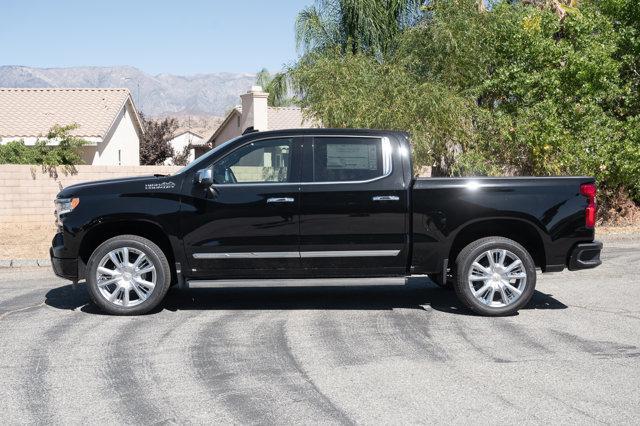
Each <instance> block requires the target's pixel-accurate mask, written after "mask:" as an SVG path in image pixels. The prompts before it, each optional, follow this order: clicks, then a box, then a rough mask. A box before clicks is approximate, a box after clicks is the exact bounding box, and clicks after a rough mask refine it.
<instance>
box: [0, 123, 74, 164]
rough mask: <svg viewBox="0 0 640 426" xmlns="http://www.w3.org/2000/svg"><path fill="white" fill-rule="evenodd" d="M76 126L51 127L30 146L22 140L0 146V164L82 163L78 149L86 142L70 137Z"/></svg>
mask: <svg viewBox="0 0 640 426" xmlns="http://www.w3.org/2000/svg"><path fill="white" fill-rule="evenodd" d="M77 128H78V126H77V125H76V124H70V125H66V126H60V125H55V126H53V127H52V128H51V129H50V130H49V132H48V133H47V135H46V137H44V138H39V139H38V140H37V141H36V143H35V144H34V145H32V146H30V145H26V144H25V143H24V141H23V140H17V141H12V142H8V143H7V144H5V145H0V164H40V165H44V166H53V167H56V166H74V165H77V164H81V163H82V158H81V157H80V154H79V148H80V147H81V146H83V145H85V144H86V143H87V141H86V140H84V139H82V138H78V137H76V136H73V135H71V132H72V131H73V130H75V129H77Z"/></svg>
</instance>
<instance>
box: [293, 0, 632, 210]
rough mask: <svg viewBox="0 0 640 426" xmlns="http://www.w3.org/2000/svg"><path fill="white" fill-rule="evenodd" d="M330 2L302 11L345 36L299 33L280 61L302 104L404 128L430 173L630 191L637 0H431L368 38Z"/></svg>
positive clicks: (328, 115) (338, 116) (347, 119)
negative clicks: (293, 50) (288, 59)
mask: <svg viewBox="0 0 640 426" xmlns="http://www.w3.org/2000/svg"><path fill="white" fill-rule="evenodd" d="M342 3H347V2H321V3H320V5H319V6H318V5H316V7H320V9H318V10H316V15H317V18H314V19H316V20H317V22H325V21H329V22H331V23H332V24H331V25H328V26H327V25H325V27H326V28H333V27H334V26H336V25H337V26H338V27H340V28H355V30H354V31H355V34H354V33H350V35H349V36H348V37H346V38H345V37H342V38H339V39H340V40H341V41H340V42H339V43H335V42H332V43H324V42H322V40H324V38H322V37H321V36H322V34H325V33H327V34H329V33H330V32H329V31H328V30H326V31H325V30H322V31H319V30H318V31H315V32H311V33H312V34H316V33H317V34H320V36H317V37H315V38H313V37H312V38H311V40H320V41H315V42H313V43H306V44H305V46H306V47H307V50H305V52H306V53H305V54H304V55H303V56H302V58H301V59H300V60H299V62H298V63H296V64H295V65H294V66H292V67H291V69H290V70H289V74H290V75H291V76H292V78H293V79H294V81H295V83H296V85H297V87H298V88H299V90H300V97H301V101H300V102H301V104H302V106H304V107H305V108H306V111H307V113H308V114H310V115H312V116H315V117H316V118H318V119H320V120H322V122H323V123H324V124H325V125H328V126H338V127H360V126H366V127H377V128H391V129H399V130H408V131H410V132H411V134H412V140H413V144H414V150H415V151H416V154H417V165H418V166H420V165H431V166H434V167H435V172H436V174H446V175H456V174H458V175H461V174H464V175H469V174H475V175H495V174H518V175H565V174H579V175H595V176H596V177H597V179H598V181H599V182H600V184H601V185H604V188H605V195H611V194H613V193H619V191H620V190H621V189H622V190H624V191H627V193H628V194H630V195H631V196H632V197H633V198H634V199H635V200H636V201H639V200H640V97H639V95H638V88H639V86H640V73H639V71H638V70H639V69H640V19H639V17H640V6H639V4H640V3H639V2H637V0H583V1H579V2H576V1H575V0H566V1H565V0H552V1H546V0H545V1H543V0H540V1H537V0H536V1H506V0H498V1H495V2H492V3H491V4H490V5H489V7H483V5H484V4H485V3H484V2H478V1H477V0H431V1H429V2H426V3H425V4H423V5H422V6H421V7H420V11H421V12H420V13H421V17H420V19H419V20H417V21H414V22H413V25H407V23H406V22H405V23H396V27H395V28H396V32H393V31H390V32H387V33H385V34H387V35H386V36H385V37H388V38H389V40H391V41H390V42H389V43H382V44H378V45H377V46H378V47H376V48H370V47H368V44H367V43H364V42H361V40H372V39H373V38H371V36H370V35H368V34H367V31H372V30H371V29H364V30H359V29H358V28H359V27H357V26H356V27H351V26H350V27H344V26H342V22H344V21H345V20H352V19H353V17H350V16H349V17H347V16H342V15H341V13H342V9H341V8H340V7H336V6H335V5H336V4H342ZM352 3H357V2H355V1H354V2H350V4H352ZM361 3H362V4H364V3H367V2H365V1H363V2H361ZM373 3H376V4H380V5H385V4H387V2H384V1H378V2H373ZM323 5H334V7H330V8H328V9H326V10H325V9H323V8H322V7H323ZM326 16H333V18H331V19H328V18H326ZM336 16H337V17H336ZM366 16H370V13H369V12H366V13H364V12H363V16H362V17H361V19H365V17H366ZM300 19H303V20H309V19H311V18H310V15H309V12H308V10H305V11H303V12H302V13H301V15H300V18H299V20H300ZM365 20H366V19H365ZM355 21H358V19H355ZM310 22H311V21H310ZM358 22H359V21H358ZM386 22H388V21H386ZM397 22H399V21H397ZM309 25H310V24H309ZM314 25H316V24H314ZM322 28H324V27H322ZM305 31H307V30H305ZM363 31H364V32H363ZM380 34H382V33H380ZM300 38H301V39H302V40H306V39H307V38H308V36H307V35H306V33H305V32H302V34H301V36H300ZM345 40H360V41H359V42H358V43H357V44H356V46H359V47H358V48H356V49H352V48H351V47H353V44H349V43H345ZM328 46H333V47H332V48H330V47H328ZM345 46H346V47H347V48H346V49H345ZM382 46H392V47H388V48H383V47H382Z"/></svg>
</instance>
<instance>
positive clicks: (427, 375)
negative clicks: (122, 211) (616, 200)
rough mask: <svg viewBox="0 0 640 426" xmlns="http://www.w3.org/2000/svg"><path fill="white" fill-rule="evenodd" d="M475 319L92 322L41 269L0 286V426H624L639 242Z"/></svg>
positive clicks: (396, 314)
mask: <svg viewBox="0 0 640 426" xmlns="http://www.w3.org/2000/svg"><path fill="white" fill-rule="evenodd" d="M603 261H604V264H603V265H602V266H601V267H599V268H597V269H594V270H589V271H580V272H568V271H565V272H563V273H557V274H548V275H541V276H539V280H538V286H537V291H536V294H535V296H534V298H533V300H532V301H531V303H530V304H529V306H528V307H527V308H526V309H523V310H521V311H520V313H519V314H518V315H515V316H512V317H507V318H483V317H479V316H475V315H473V314H472V313H470V312H469V311H467V310H466V309H464V308H463V307H462V306H461V305H460V304H459V303H458V301H457V300H456V298H455V295H454V294H453V292H450V291H446V290H442V289H440V288H438V287H436V286H435V285H434V284H432V283H431V282H430V281H428V280H427V279H412V280H411V281H410V282H409V283H408V284H407V285H405V286H391V285H387V286H358V287H339V288H334V287H318V288H249V287H245V288H221V289H220V288H218V289H198V290H191V291H178V290H172V291H171V292H170V293H169V295H168V296H167V299H166V302H165V303H164V305H163V307H162V309H159V310H157V311H156V312H154V313H152V314H149V315H146V316H141V317H112V316H107V315H102V314H101V313H100V312H98V311H97V309H96V308H95V307H93V306H92V305H91V304H89V301H88V296H87V292H86V289H85V287H84V285H83V284H78V285H76V286H73V285H72V284H71V283H69V282H67V281H64V280H61V279H58V278H56V277H55V276H54V275H53V274H52V273H51V272H50V270H49V269H47V268H20V269H1V270H0V419H2V423H3V424H16V423H23V424H24V423H39V424H51V423H55V424H63V423H64V424H80V423H100V424H114V423H120V424H121V423H126V424H158V423H161V424H172V423H177V424H202V423H223V424H229V423H233V424H258V423H259V424H332V423H337V424H349V423H358V424H407V423H410V424H412V423H447V424H451V423H460V424H462V423H464V424H469V423H473V424H476V423H483V424H485V423H490V424H495V423H499V424H513V423H547V422H554V423H581V424H584V423H587V424H597V423H616V424H638V423H639V422H640V278H639V275H638V270H639V269H640V235H639V234H635V235H627V236H625V237H623V238H617V237H616V238H613V237H610V238H607V239H605V251H604V254H603Z"/></svg>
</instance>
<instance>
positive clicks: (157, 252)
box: [86, 235, 171, 315]
mask: <svg viewBox="0 0 640 426" xmlns="http://www.w3.org/2000/svg"><path fill="white" fill-rule="evenodd" d="M86 276H87V286H88V288H89V295H90V297H91V300H92V301H93V303H95V304H96V305H97V306H98V307H99V308H100V309H101V310H103V311H105V312H107V313H109V314H114V315H139V314H144V313H147V312H149V311H150V310H152V309H153V308H155V307H156V306H158V304H159V303H160V302H161V301H162V299H164V296H165V295H166V294H167V291H168V290H169V286H170V285H171V269H170V267H169V262H168V261H167V257H166V256H165V254H164V253H163V252H162V250H161V249H160V247H158V246H157V245H156V244H155V243H154V242H152V241H150V240H148V239H146V238H142V237H139V236H137V235H119V236H117V237H114V238H111V239H108V240H107V241H105V242H104V243H102V244H100V246H98V248H96V249H95V250H94V251H93V253H92V254H91V257H90V258H89V262H87V273H86Z"/></svg>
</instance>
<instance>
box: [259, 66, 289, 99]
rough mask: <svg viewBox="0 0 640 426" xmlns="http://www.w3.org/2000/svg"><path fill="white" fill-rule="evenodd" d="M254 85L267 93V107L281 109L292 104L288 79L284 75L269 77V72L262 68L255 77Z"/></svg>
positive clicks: (278, 74)
mask: <svg viewBox="0 0 640 426" xmlns="http://www.w3.org/2000/svg"><path fill="white" fill-rule="evenodd" d="M256 84H257V85H259V86H262V88H263V89H264V91H265V92H267V93H269V97H268V98H267V103H268V105H269V106H273V107H282V106H290V105H292V104H294V99H293V98H292V97H291V96H290V92H291V90H289V89H290V88H289V78H288V76H287V74H286V73H277V74H274V75H271V73H270V72H269V70H267V69H266V68H262V69H261V70H260V71H258V74H257V75H256Z"/></svg>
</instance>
